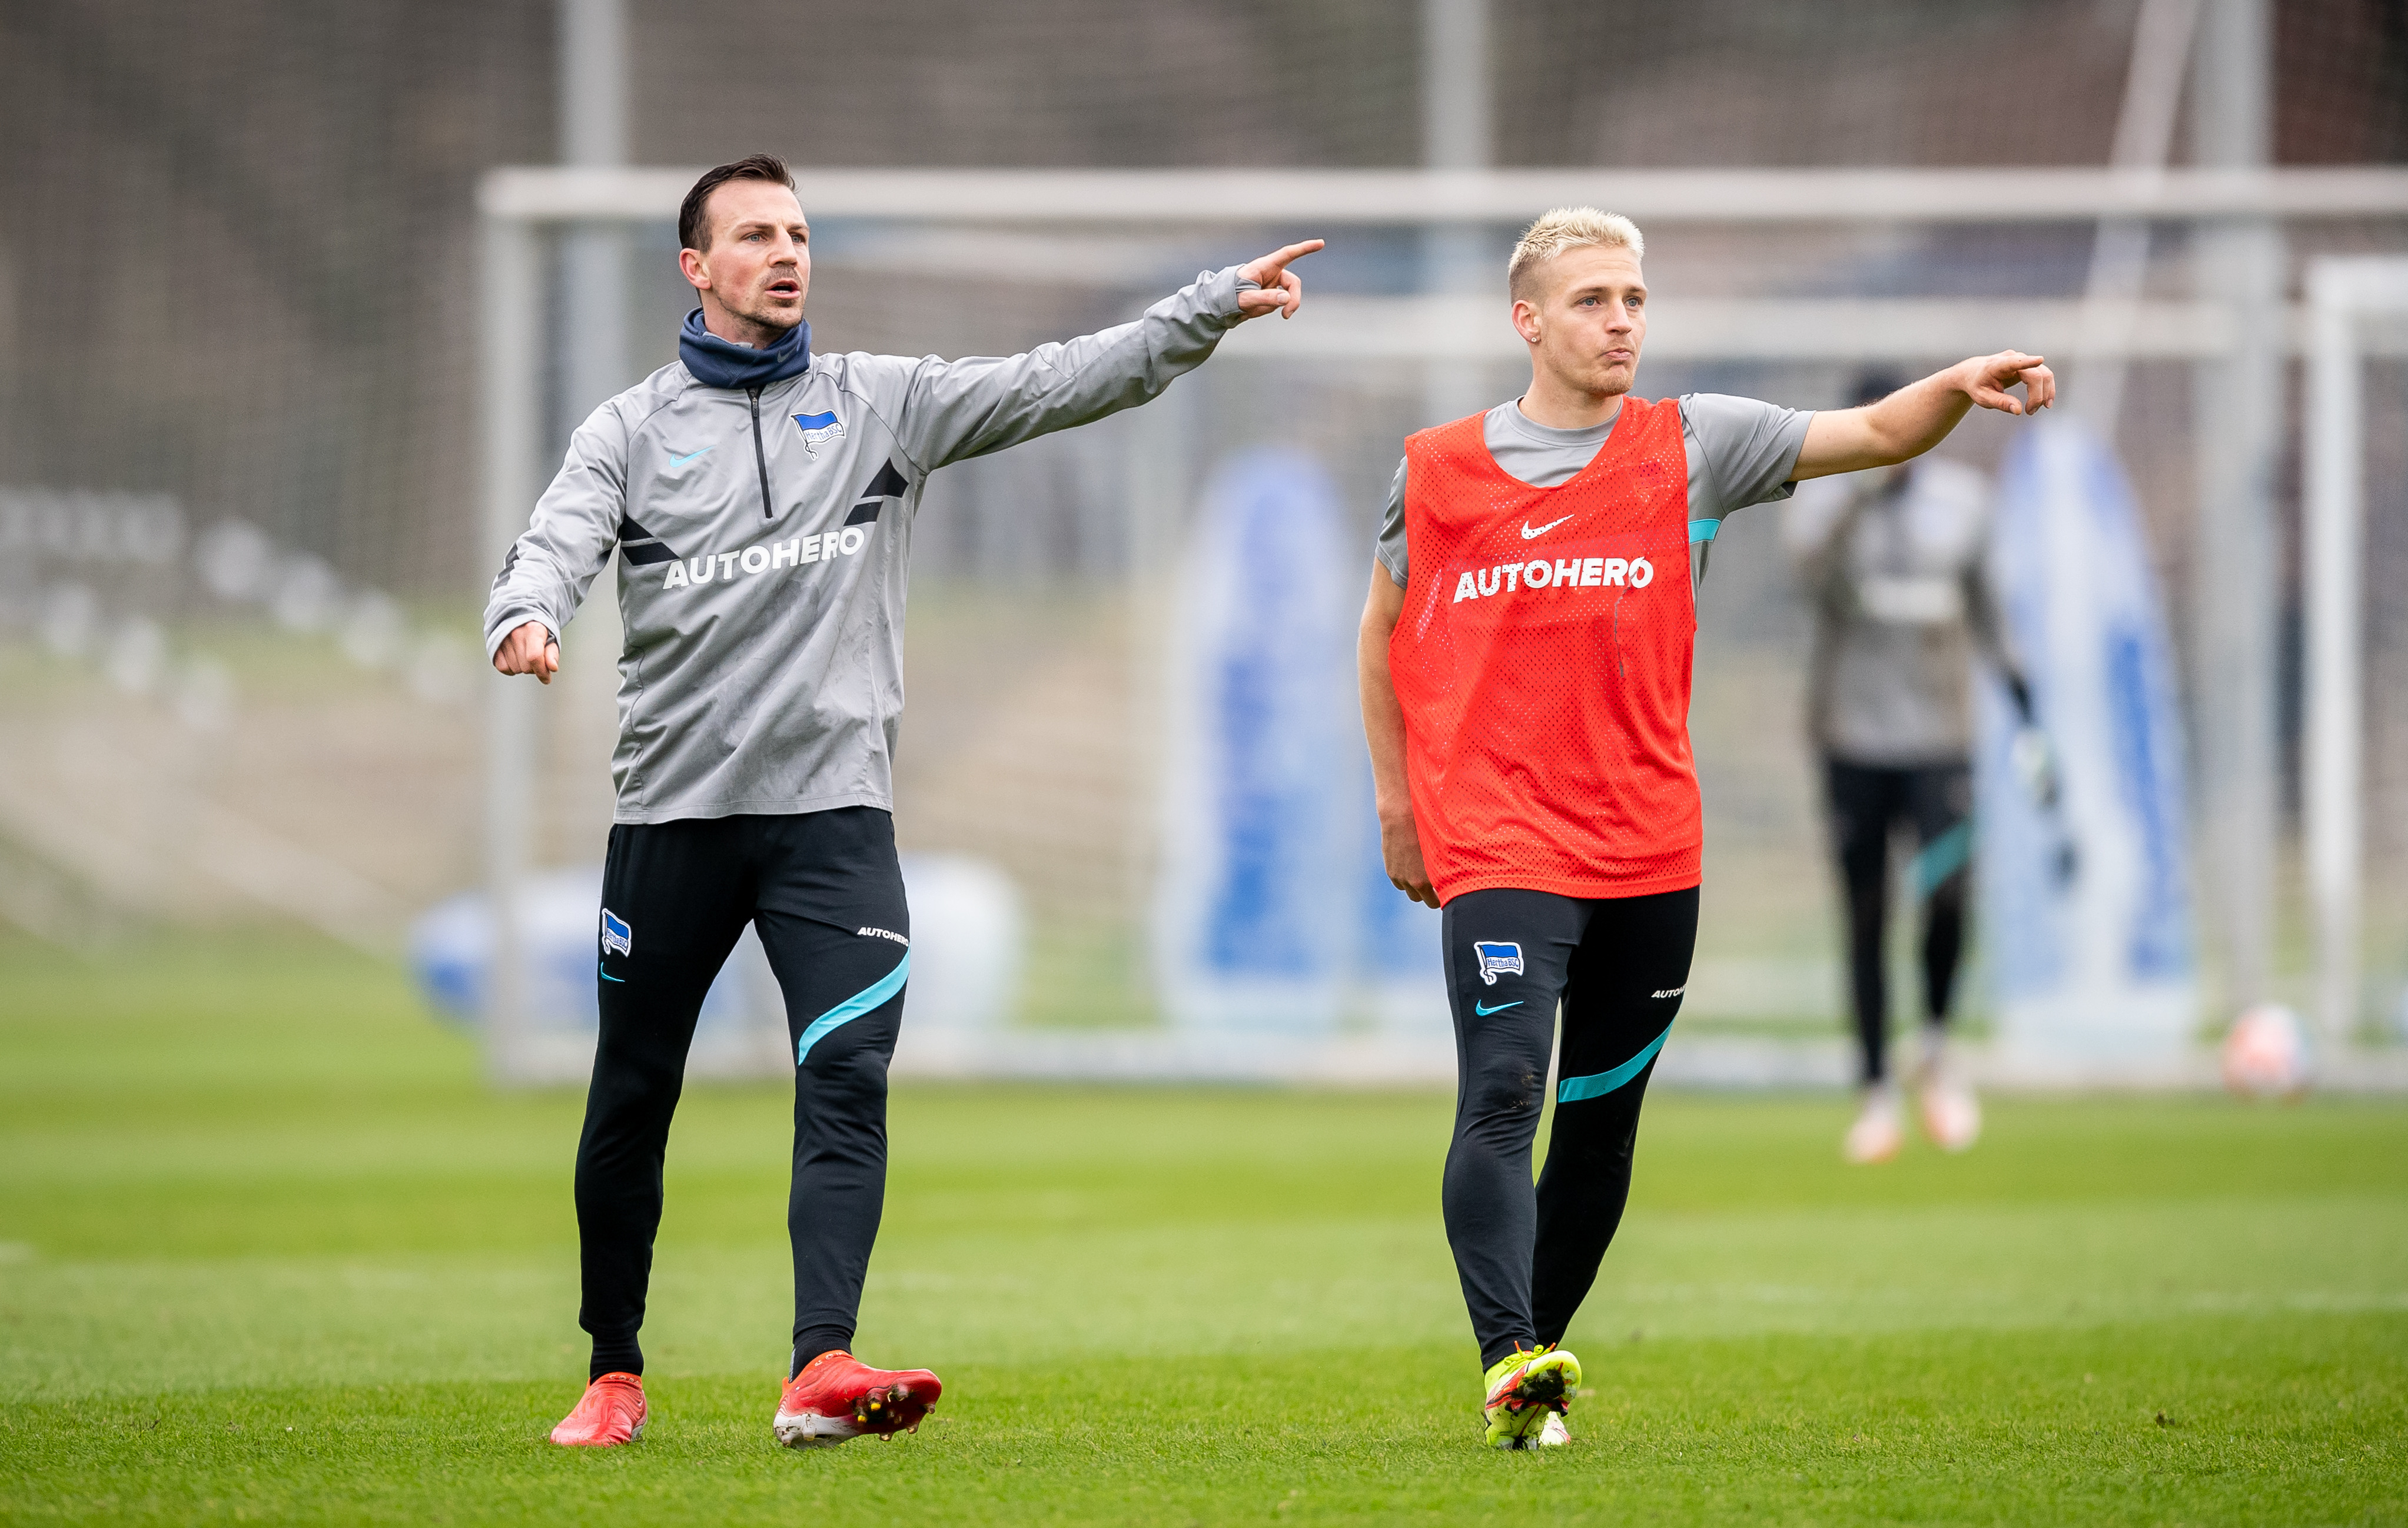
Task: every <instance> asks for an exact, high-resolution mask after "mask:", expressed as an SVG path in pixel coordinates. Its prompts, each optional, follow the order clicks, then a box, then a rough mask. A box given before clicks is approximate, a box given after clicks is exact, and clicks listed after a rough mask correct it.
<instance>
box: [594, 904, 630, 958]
mask: <svg viewBox="0 0 2408 1528" xmlns="http://www.w3.org/2000/svg"><path fill="white" fill-rule="evenodd" d="M612 950H617V951H618V952H619V953H620V954H622V955H633V954H634V953H635V952H636V931H635V930H634V929H633V928H631V927H629V926H628V924H627V922H626V921H625V920H624V919H623V918H621V917H620V916H619V915H618V914H616V913H614V912H612V911H611V910H610V909H609V908H608V907H605V908H603V909H602V953H604V954H605V955H607V954H609V953H610V951H612Z"/></svg>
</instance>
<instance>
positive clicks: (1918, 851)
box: [1824, 759, 1973, 1082]
mask: <svg viewBox="0 0 2408 1528" xmlns="http://www.w3.org/2000/svg"><path fill="white" fill-rule="evenodd" d="M1824 782H1825V786H1826V789H1827V791H1828V801H1829V804H1830V811H1831V849H1832V852H1833V853H1834V854H1835V855H1836V856H1837V857H1838V859H1839V862H1840V878H1841V881H1842V884H1843V886H1844V887H1845V889H1846V892H1847V898H1848V987H1849V992H1850V994H1851V995H1852V996H1853V998H1854V999H1855V1007H1856V1041H1857V1046H1858V1049H1859V1053H1860V1055H1861V1058H1862V1060H1863V1063H1864V1074H1863V1075H1864V1079H1865V1080H1866V1081H1867V1082H1879V1081H1880V1080H1881V1079H1882V1078H1884V1077H1885V1076H1887V1075H1888V1071H1889V1060H1888V1041H1889V980H1888V975H1887V966H1886V963H1885V961H1884V959H1883V948H1882V947H1883V944H1884V937H1883V935H1884V927H1885V924H1886V923H1887V922H1888V921H1889V837H1890V830H1891V829H1892V828H1893V827H1894V826H1896V825H1897V824H1899V823H1900V822H1904V823H1906V824H1907V825H1908V826H1910V827H1912V828H1913V829H1914V846H1915V855H1914V870H1913V873H1912V877H1911V878H1912V879H1913V880H1914V892H1915V897H1916V900H1918V901H1919V902H1921V903H1922V904H1923V1005H1924V1007H1923V1013H1924V1018H1925V1020H1926V1021H1928V1022H1930V1023H1934V1024H1944V1023H1946V1022H1947V1021H1948V1000H1949V998H1950V996H1951V995H1952V994H1953V992H1955V990H1956V986H1957V958H1958V956H1959V955H1960V954H1961V953H1962V952H1963V950H1964V948H1965V880H1966V863H1967V861H1968V860H1969V859H1970V858H1971V850H1972V837H1973V826H1972V808H1973V784H1972V774H1971V771H1970V770H1969V769H1967V767H1966V766H1965V765H1963V764H1921V765H1914V766H1908V767H1898V768H1892V767H1887V766H1882V765H1873V764H1847V763H1843V762H1842V761H1841V760H1838V759H1827V760H1825V761H1824Z"/></svg>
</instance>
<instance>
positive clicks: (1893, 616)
mask: <svg viewBox="0 0 2408 1528" xmlns="http://www.w3.org/2000/svg"><path fill="white" fill-rule="evenodd" d="M1898 385H1899V383H1898V381H1897V379H1895V378H1887V377H1878V376H1873V377H1866V378H1862V379H1861V380H1860V381H1859V382H1858V384H1857V387H1856V403H1857V404H1859V405H1865V404H1872V403H1878V402H1880V401H1881V400H1882V399H1884V398H1885V397H1888V396H1889V395H1890V394H1891V393H1894V392H1896V391H1897V390H1898ZM1781 529H1782V539H1783V540H1784V541H1785V543H1786V544H1787V546H1788V549H1789V552H1790V555H1791V556H1792V557H1793V558H1794V559H1795V560H1796V561H1797V564H1798V570H1799V576H1800V578H1801V580H1802V581H1803V583H1804V585H1805V589H1806V595H1807V598H1808V599H1809V601H1810V602H1811V603H1812V604H1813V610H1814V649H1813V668H1812V675H1811V678H1810V679H1809V681H1808V686H1807V702H1806V709H1807V726H1808V730H1809V731H1810V733H1811V734H1812V735H1813V741H1814V746H1815V748H1816V750H1817V751H1819V752H1820V753H1821V754H1822V762H1823V784H1824V793H1825V801H1826V804H1827V805H1828V808H1829V812H1830V830H1831V848H1832V852H1833V856H1834V858H1835V859H1836V860H1837V861H1838V864H1839V867H1840V879H1841V885H1842V891H1843V892H1844V893H1845V895H1846V898H1847V924H1848V935H1847V937H1848V985H1849V993H1850V997H1851V999H1852V1002H1851V1007H1853V1009H1854V1012H1855V1018H1856V1042H1857V1054H1858V1057H1859V1059H1860V1061H1861V1063H1862V1072H1861V1078H1862V1081H1863V1087H1864V1097H1863V1100H1862V1107H1861V1108H1860V1109H1859V1111H1858V1113H1857V1116H1856V1122H1855V1123H1854V1124H1852V1125H1850V1126H1849V1128H1848V1133H1847V1135H1846V1137H1845V1140H1844V1141H1843V1143H1842V1147H1841V1150H1842V1154H1843V1155H1845V1156H1846V1158H1847V1159H1848V1160H1849V1161H1850V1162H1856V1163H1872V1162H1886V1161H1888V1160H1889V1159H1890V1158H1892V1157H1894V1156H1896V1155H1897V1154H1898V1151H1899V1145H1900V1144H1901V1141H1902V1139H1903V1136H1904V1131H1903V1130H1902V1128H1901V1125H1900V1116H1901V1113H1902V1111H1901V1108H1900V1107H1899V1091H1898V1087H1897V1085H1896V1083H1895V1082H1893V1081H1892V1079H1891V1077H1890V1067H1889V1054H1888V1050H1889V1047H1888V1032H1889V984H1888V982H1887V980H1886V979H1885V978H1886V973H1885V971H1884V969H1883V966H1884V946H1885V938H1884V935H1885V925H1886V923H1887V922H1888V908H1889V858H1890V834H1891V830H1892V829H1893V828H1894V827H1904V828H1906V829H1908V830H1909V831H1911V832H1912V833H1913V834H1914V846H1915V854H1914V864H1913V869H1912V872H1911V873H1910V875H1909V877H1908V879H1909V880H1910V881H1911V882H1912V885H1913V895H1914V902H1915V904H1916V905H1917V906H1918V907H1920V909H1921V911H1922V914H1923V929H1922V943H1921V951H1920V953H1921V957H1922V958H1921V964H1922V967H1923V1015H1924V1018H1923V1028H1922V1035H1921V1043H1920V1044H1919V1046H1918V1047H1917V1051H1918V1053H1917V1056H1916V1064H1915V1071H1916V1074H1917V1076H1916V1083H1917V1087H1916V1092H1917V1094H1918V1098H1917V1105H1918V1107H1917V1110H1916V1112H1917V1114H1918V1116H1919V1118H1920V1119H1921V1121H1922V1122H1923V1129H1924V1133H1925V1134H1926V1135H1929V1136H1930V1137H1931V1139H1932V1141H1933V1142H1934V1144H1936V1145H1938V1146H1940V1147H1942V1148H1943V1149H1944V1150H1951V1151H1961V1150H1965V1149H1966V1148H1968V1147H1970V1146H1971V1145H1972V1144H1973V1142H1974V1141H1975V1139H1976V1138H1977V1137H1978V1136H1979V1135H1981V1130H1982V1110H1981V1105H1980V1103H1979V1102H1978V1101H1977V1100H1976V1099H1975V1098H1974V1096H1973V1092H1972V1089H1971V1087H1970V1086H1968V1085H1967V1083H1966V1081H1965V1079H1964V1078H1963V1076H1962V1075H1961V1071H1960V1069H1959V1068H1958V1067H1957V1065H1956V1064H1955V1058H1954V1057H1952V1056H1951V1055H1950V1054H1949V1048H1948V1045H1947V1043H1946V1036H1947V1023H1948V1010H1949V999H1950V997H1951V995H1952V994H1953V992H1955V990H1956V984H1957V961H1958V957H1959V956H1960V955H1961V953H1962V952H1963V950H1964V946H1965V926H1966V882H1967V881H1968V880H1969V879H1970V871H1969V862H1970V860H1971V850H1972V839H1973V821H1972V816H1973V771H1972V751H1973V724H1972V678H1973V658H1974V655H1975V653H1976V652H1977V651H1978V652H1979V653H1980V654H1981V655H1982V656H1983V657H1985V658H1986V659H1987V660H1988V661H1989V662H1990V664H1991V665H1992V666H1993V667H1994V668H1995V669H1996V670H1997V672H1998V674H1999V677H2000V679H2001V680H2002V681H2003V682H2004V684H2005V685H2006V688H2007V691H2008V693H2009V694H2010V695H2011V696H2012V697H2013V698H2014V702H2015V705H2016V707H2017V708H2018V710H2019V711H2020V712H2021V713H2022V717H2023V721H2024V732H2023V734H2022V735H2020V736H2019V737H2018V739H2017V746H2016V756H2017V760H2018V763H2019V764H2021V763H2022V762H2023V761H2025V760H2035V759H2036V760H2039V761H2042V763H2043V764H2044V761H2045V756H2046V745H2045V739H2044V738H2043V737H2042V736H2041V735H2040V734H2039V733H2038V732H2037V731H2036V730H2035V729H2033V728H2032V726H2031V695H2030V691H2029V689H2028V687H2027V686H2026V685H2025V683H2024V679H2023V676H2022V674H2021V673H2020V672H2019V671H2018V670H2017V669H2016V667H2015V665H2014V662H2013V661H2012V660H2011V659H2010V658H2009V656H2008V653H2007V647H2006V641H2005V634H2004V629H2003V622H2002V621H2001V620H2000V612H1999V608H1998V603H1997V601H1996V599H1995V598H1994V597H1993V594H1992V591H1991V587H1990V578H1989V573H1988V560H1987V556H1986V553H1987V549H1988V547H1989V540H1990V485H1989V483H1988V481H1987V479H1985V478H1984V477H1983V475H1982V474H1981V473H1980V472H1979V471H1977V470H1975V469H1974V468H1972V467H1970V466H1967V465H1966V464H1963V463H1961V462H1950V461H1946V460H1943V459H1942V458H1939V457H1931V456H1927V457H1922V458H1920V459H1918V460H1916V461H1913V462H1906V463H1901V464H1899V465H1897V466H1889V467H1876V468H1874V469H1873V470H1871V471H1870V472H1854V473H1848V474H1845V475H1842V476H1841V477H1836V478H1819V479H1817V480H1815V481H1813V482H1810V483H1807V484H1805V485H1803V486H1802V487H1800V488H1799V491H1798V494H1797V496H1796V497H1795V498H1794V499H1792V500H1791V501H1790V502H1789V504H1788V505H1786V506H1785V513H1784V514H1783V516H1782V522H1781ZM2040 783H2042V785H2043V786H2044V782H2040Z"/></svg>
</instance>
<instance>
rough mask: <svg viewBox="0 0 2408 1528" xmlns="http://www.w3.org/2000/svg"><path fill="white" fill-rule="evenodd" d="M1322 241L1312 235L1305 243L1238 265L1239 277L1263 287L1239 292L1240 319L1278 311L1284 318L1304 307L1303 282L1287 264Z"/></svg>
mask: <svg viewBox="0 0 2408 1528" xmlns="http://www.w3.org/2000/svg"><path fill="white" fill-rule="evenodd" d="M1321 243H1322V241H1321V240H1319V239H1317V238H1309V239H1306V240H1305V241H1304V242H1303V243H1302V244H1291V245H1289V246H1288V247H1287V248H1286V249H1284V250H1272V251H1271V252H1270V253H1269V254H1267V255H1265V256H1263V257H1262V258H1261V259H1260V260H1257V261H1254V263H1252V264H1246V265H1240V266H1239V267H1238V275H1239V276H1240V278H1242V279H1244V280H1248V281H1252V282H1254V283H1255V284H1256V285H1257V286H1258V287H1259V288H1260V289H1261V290H1260V291H1255V292H1240V293H1238V318H1239V321H1240V322H1243V321H1245V320H1247V319H1253V318H1260V317H1261V316H1262V315H1263V314H1265V313H1270V312H1277V313H1278V314H1279V316H1280V317H1282V318H1283V319H1292V318H1294V317H1296V310H1297V308H1299V307H1303V306H1304V283H1303V282H1302V281H1299V280H1297V277H1296V273H1295V272H1294V271H1291V270H1289V269H1288V266H1289V265H1290V264H1293V263H1294V262H1296V261H1298V260H1301V259H1303V258H1304V257H1305V256H1306V255H1309V254H1311V253H1312V251H1313V250H1318V249H1320V248H1321Z"/></svg>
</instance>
